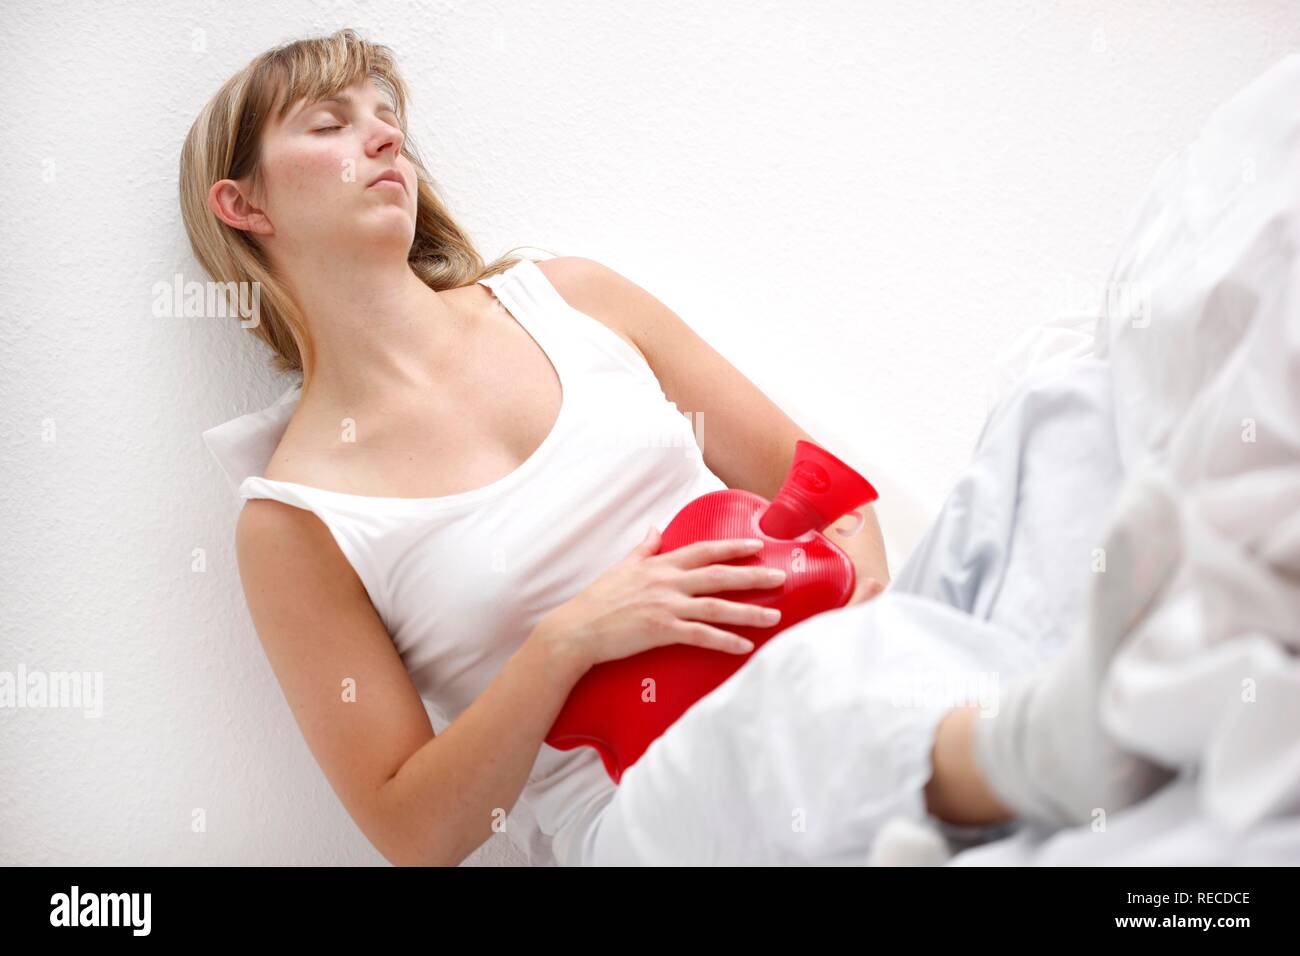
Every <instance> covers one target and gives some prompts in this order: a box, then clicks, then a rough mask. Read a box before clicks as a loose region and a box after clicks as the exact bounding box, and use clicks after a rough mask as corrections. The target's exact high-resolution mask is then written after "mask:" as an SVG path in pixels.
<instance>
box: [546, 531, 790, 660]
mask: <svg viewBox="0 0 1300 956" xmlns="http://www.w3.org/2000/svg"><path fill="white" fill-rule="evenodd" d="M662 540H663V539H662V538H661V536H660V534H659V531H658V530H657V529H655V528H651V529H650V530H649V531H648V532H647V533H646V536H645V538H643V539H642V540H641V543H640V544H638V545H637V546H636V547H635V548H633V549H632V552H631V553H630V554H628V555H627V557H625V558H623V560H621V561H619V562H618V564H616V565H614V566H613V567H612V568H610V569H609V570H608V571H606V572H605V573H604V574H603V575H601V577H599V578H597V579H596V581H594V582H593V583H592V584H591V585H590V586H589V587H587V588H586V590H584V591H582V592H580V593H579V594H577V595H575V596H574V597H572V598H570V599H569V600H568V601H565V602H564V603H563V604H561V605H559V606H558V607H556V608H553V609H552V610H551V611H550V612H549V613H548V614H546V615H545V616H544V617H542V619H541V620H540V621H538V623H537V626H536V627H535V628H534V630H533V635H534V636H536V637H538V638H539V639H541V640H545V641H547V642H550V644H551V649H552V650H553V651H555V652H556V653H557V654H558V655H559V657H561V658H562V659H564V660H566V661H568V662H570V663H571V664H572V665H573V666H574V668H575V669H576V670H577V672H578V673H579V675H581V674H582V673H585V672H586V671H587V669H588V668H590V667H593V666H595V665H596V664H599V663H601V662H602V661H608V660H614V659H617V658H620V657H630V656H631V655H633V654H639V653H640V652H642V651H647V650H650V649H651V648H653V647H659V646H660V645H663V644H694V645H696V646H697V647H707V648H711V649H713V650H718V651H725V652H727V653H730V654H747V653H749V652H750V651H751V650H753V649H754V645H753V643H752V642H750V641H747V640H745V639H744V638H742V637H740V636H739V635H737V634H733V633H731V632H730V631H727V630H723V629H722V628H720V627H714V626H712V624H710V623H705V622H713V624H734V625H741V626H745V627H754V628H766V627H774V626H775V625H776V624H777V623H778V622H779V621H780V619H781V613H780V611H778V610H776V609H775V608H764V607H759V606H758V605H755V604H749V603H746V602H743V601H727V600H724V599H722V598H716V597H703V596H701V595H705V594H709V593H711V592H715V591H745V590H753V589H756V588H772V587H780V586H781V585H782V583H783V582H784V581H785V572H783V571H779V570H776V569H773V568H766V567H763V566H761V565H746V566H737V565H733V564H724V563H720V562H726V561H733V560H736V559H738V558H745V557H749V556H750V555H753V554H756V553H757V552H758V551H759V550H760V549H761V548H762V546H763V544H762V542H761V541H756V542H754V544H753V545H751V544H750V543H749V542H748V541H747V539H744V538H733V539H724V540H721V541H697V542H694V543H693V544H688V545H684V546H683V547H680V548H676V549H674V550H672V551H669V552H667V553H666V554H659V553H658V551H659V547H660V544H661V543H662Z"/></svg>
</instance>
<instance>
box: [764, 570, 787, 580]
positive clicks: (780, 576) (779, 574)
mask: <svg viewBox="0 0 1300 956" xmlns="http://www.w3.org/2000/svg"><path fill="white" fill-rule="evenodd" d="M767 579H768V580H769V581H784V580H785V572H784V571H782V570H781V569H780V568H768V570H767Z"/></svg>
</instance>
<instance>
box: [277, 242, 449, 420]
mask: <svg viewBox="0 0 1300 956" xmlns="http://www.w3.org/2000/svg"><path fill="white" fill-rule="evenodd" d="M322 258H323V260H324V261H323V262H322V263H321V264H320V265H318V266H317V267H315V268H312V269H302V268H300V269H298V270H296V271H288V272H287V273H286V274H288V275H290V276H291V277H292V278H291V283H290V284H291V288H292V293H293V295H294V298H295V299H296V301H297V302H298V303H299V305H300V307H301V308H302V311H303V313H304V315H305V316H306V322H307V327H308V329H309V330H310V333H311V337H312V343H313V352H314V359H315V362H314V367H313V368H312V369H311V371H310V373H308V372H306V371H304V376H303V387H302V401H303V404H304V405H305V404H306V403H307V400H308V396H309V395H310V397H311V401H312V403H313V404H315V403H316V402H321V403H322V404H329V405H346V406H356V405H357V404H358V403H360V402H364V401H367V400H369V399H372V398H374V397H375V396H376V394H379V393H387V392H391V391H392V390H393V389H400V388H403V387H407V386H411V387H416V388H422V387H427V386H428V385H429V384H430V383H432V382H433V381H435V380H436V379H438V378H439V377H440V375H439V372H438V370H439V368H440V367H441V366H443V365H444V364H445V361H446V357H447V353H448V343H449V342H450V338H449V334H450V333H452V332H454V331H455V330H456V329H455V323H456V313H455V312H454V311H453V310H452V308H451V306H450V305H448V303H447V302H446V300H445V299H444V298H443V296H442V295H441V294H440V293H438V292H435V291H434V290H433V289H430V288H429V287H428V286H427V285H425V284H424V282H423V281H421V280H420V278H419V277H418V276H417V275H416V274H415V273H414V272H413V271H411V267H410V264H409V263H408V262H407V261H406V260H405V258H403V259H401V260H394V259H392V258H387V259H384V260H382V261H377V260H364V259H360V258H359V257H356V256H355V255H337V256H336V255H331V256H328V257H322ZM303 276H310V279H303V278H301V277H303Z"/></svg>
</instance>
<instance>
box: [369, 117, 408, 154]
mask: <svg viewBox="0 0 1300 956" xmlns="http://www.w3.org/2000/svg"><path fill="white" fill-rule="evenodd" d="M405 140H406V134H404V133H403V132H402V130H401V129H400V128H399V127H397V126H394V125H393V124H392V123H386V122H384V121H382V120H381V121H380V122H379V128H378V129H377V130H376V131H375V134H374V136H372V137H371V139H370V143H369V149H368V152H369V153H370V155H371V156H379V155H381V154H382V153H383V151H384V150H385V149H390V151H391V152H393V153H400V152H401V151H402V143H403V142H405Z"/></svg>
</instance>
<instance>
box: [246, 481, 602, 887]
mask: <svg viewBox="0 0 1300 956" xmlns="http://www.w3.org/2000/svg"><path fill="white" fill-rule="evenodd" d="M236 550H237V554H238V560H239V571H240V578H241V580H242V582H243V587H244V593H245V596H246V599H247V601H248V606H249V611H250V613H251V615H252V619H253V623H254V626H255V627H256V629H257V633H258V636H259V638H260V640H261V642H262V646H263V648H264V649H265V651H266V655H267V659H268V660H269V661H270V664H271V667H272V669H273V670H274V672H275V675H276V678H277V680H278V681H279V683H280V687H281V689H282V690H283V692H284V695H285V699H286V701H287V702H288V704H289V707H290V709H291V710H292V711H293V715H294V718H295V719H296V721H297V723H298V726H299V729H300V730H301V731H302V735H303V737H304V739H305V740H306V742H307V745H308V747H309V748H310V749H311V751H312V754H313V755H314V756H315V758H316V760H317V762H318V763H319V764H320V766H321V769H322V771H323V772H324V773H325V776H326V778H327V779H328V780H329V782H330V785H331V786H332V787H333V788H334V792H335V793H336V794H337V795H338V797H339V799H340V800H341V801H342V803H343V805H344V807H345V808H346V809H347V811H348V813H349V814H350V815H351V817H352V819H353V820H354V821H355V822H356V823H357V825H358V827H360V829H361V831H362V832H363V833H364V834H365V835H366V837H367V839H369V840H370V842H371V843H372V844H373V845H374V846H375V847H376V849H378V850H379V851H380V852H381V853H382V854H383V855H384V857H385V858H386V859H388V860H389V861H390V862H392V863H394V864H396V865H399V866H405V865H446V866H455V865H457V864H459V863H460V862H461V861H462V860H463V859H464V858H465V857H466V856H468V855H469V854H470V853H472V852H473V851H474V850H475V849H476V848H477V847H478V846H480V845H481V844H482V843H483V842H484V841H485V840H487V839H488V838H489V837H490V836H491V835H492V833H493V832H494V831H493V821H494V819H498V818H504V814H505V812H506V811H508V810H509V809H510V808H511V807H512V806H513V805H514V803H515V801H516V800H517V799H518V797H519V794H520V792H521V791H522V790H523V787H524V784H526V783H527V781H528V774H529V773H530V772H531V770H532V767H533V763H534V761H535V760H536V757H537V753H538V750H539V749H540V747H541V744H542V742H543V740H544V738H545V735H546V733H547V732H548V731H549V729H550V727H551V725H552V724H553V723H554V720H555V717H556V716H557V715H558V713H559V711H560V708H561V707H562V706H563V704H564V701H565V698H566V697H567V695H568V693H569V691H570V690H571V689H572V686H573V684H574V682H576V680H577V679H578V677H579V676H581V674H580V671H578V670H577V669H576V668H575V666H574V664H573V662H572V661H570V660H568V659H567V658H564V657H562V656H560V652H559V651H558V650H556V651H552V650H551V647H552V646H553V645H552V644H551V643H550V642H544V641H534V640H526V641H525V642H524V643H523V645H522V646H521V647H520V648H519V650H518V651H516V652H515V654H514V655H513V656H512V657H511V658H510V659H509V660H508V661H507V662H506V664H505V666H504V667H503V668H502V669H501V671H500V672H499V673H498V675H497V677H496V678H495V680H494V681H493V682H492V683H491V684H490V685H489V686H488V688H487V689H486V690H485V691H484V692H483V693H482V694H480V695H479V697H478V699H476V700H475V701H474V702H473V704H471V705H470V706H469V707H468V708H467V709H466V710H465V711H464V712H463V713H462V714H461V715H460V716H459V717H458V718H457V719H456V721H455V722H454V723H453V724H452V725H451V726H450V727H448V728H446V730H445V731H444V733H443V734H442V735H441V736H440V737H435V734H434V731H433V727H432V725H431V724H430V723H429V718H428V715H427V713H426V712H425V710H424V705H423V702H422V701H421V700H420V696H419V693H418V691H417V690H416V688H415V686H414V685H413V684H412V682H411V679H410V676H409V674H408V673H407V671H406V668H405V665H404V664H403V663H402V660H401V657H400V655H399V654H398V653H397V649H396V648H395V647H394V646H393V642H392V639H391V638H390V636H389V634H388V631H387V630H386V629H385V627H384V626H383V622H382V621H381V620H380V618H379V615H378V614H377V613H376V612H375V609H374V607H373V606H372V605H371V603H370V599H369V596H368V595H367V594H366V591H365V588H364V587H363V586H362V584H361V582H360V580H359V579H358V578H357V576H356V572H355V571H353V569H352V567H351V565H350V564H348V562H347V559H346V558H345V557H344V556H343V554H342V553H341V552H340V551H339V548H338V545H337V543H336V542H335V541H334V539H333V536H332V535H331V534H330V532H329V530H328V529H327V528H326V527H325V526H324V524H323V523H321V521H320V519H319V518H317V517H316V516H315V515H314V514H312V513H311V512H309V511H306V510H304V509H300V508H295V507H292V506H290V505H286V504H283V503H281V502H277V501H269V500H265V499H257V498H254V499H250V500H249V501H247V502H246V503H245V505H244V509H243V511H242V513H241V514H240V517H239V522H238V525H237V528H236Z"/></svg>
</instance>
